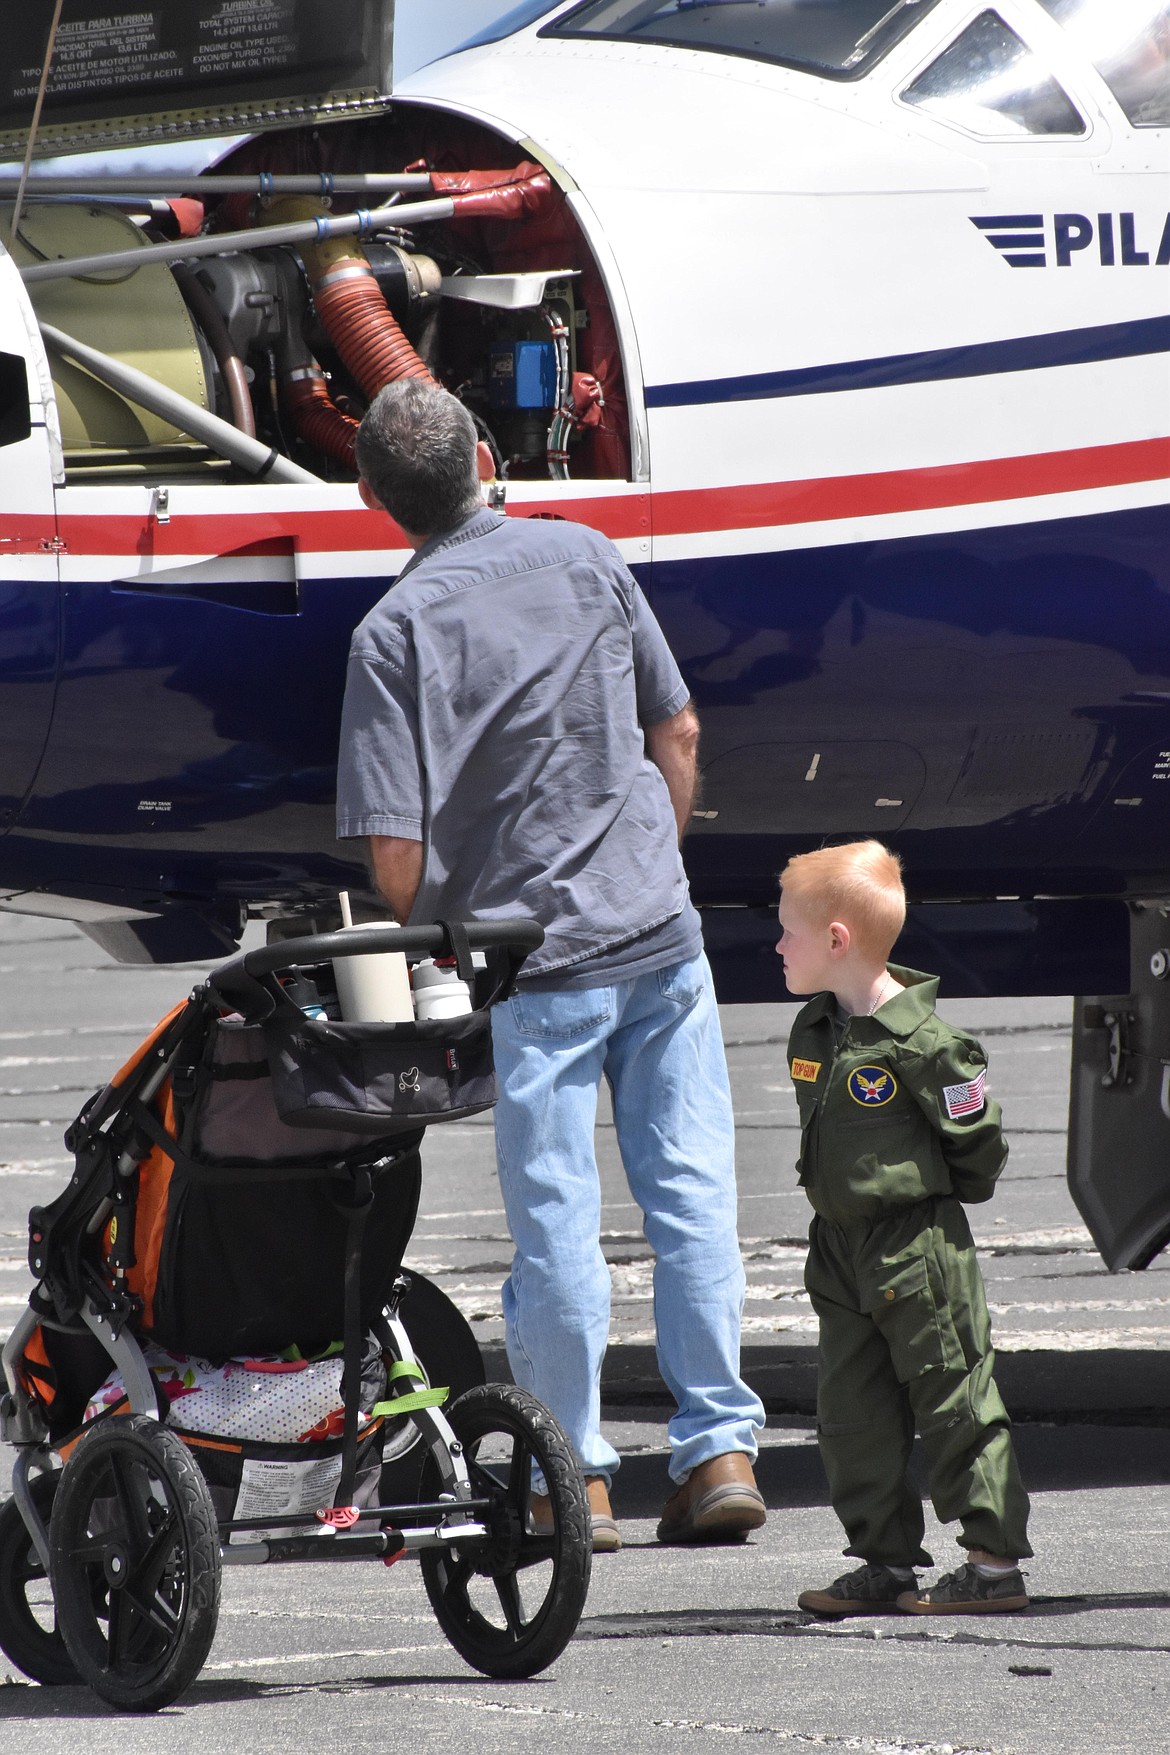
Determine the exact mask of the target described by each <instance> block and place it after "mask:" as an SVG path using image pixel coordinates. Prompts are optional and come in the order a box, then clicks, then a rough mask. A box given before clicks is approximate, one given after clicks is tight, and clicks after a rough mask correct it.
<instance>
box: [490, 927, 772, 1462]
mask: <svg viewBox="0 0 1170 1755" xmlns="http://www.w3.org/2000/svg"><path fill="white" fill-rule="evenodd" d="M492 1035H493V1041H494V1045H495V1057H496V1070H497V1073H498V1075H499V1082H500V1101H499V1104H498V1106H497V1109H496V1159H497V1163H498V1165H499V1173H500V1187H501V1190H502V1192H503V1197H504V1208H505V1211H506V1213H507V1215H508V1224H509V1226H510V1228H511V1232H512V1238H513V1241H514V1243H515V1246H516V1250H515V1255H514V1256H513V1259H512V1272H511V1276H510V1277H509V1279H507V1280H506V1281H505V1282H504V1288H503V1303H504V1322H505V1328H506V1334H507V1345H508V1359H509V1362H510V1364H511V1367H512V1372H513V1375H514V1377H515V1379H516V1382H517V1383H519V1384H521V1385H522V1386H523V1387H524V1388H526V1389H529V1390H531V1391H532V1393H533V1394H534V1395H537V1396H539V1398H540V1400H541V1401H542V1402H544V1403H545V1405H546V1406H547V1407H549V1408H551V1410H552V1412H553V1413H554V1414H555V1415H556V1417H557V1419H558V1420H559V1421H560V1422H561V1424H562V1426H563V1427H564V1428H565V1431H566V1432H567V1433H568V1436H569V1439H570V1441H571V1443H572V1445H573V1448H574V1450H575V1451H576V1453H577V1456H578V1459H579V1461H580V1463H581V1466H582V1467H583V1468H584V1470H585V1471H586V1473H588V1474H591V1475H601V1476H603V1477H605V1479H606V1480H608V1479H609V1477H610V1476H611V1474H612V1473H613V1472H614V1470H615V1469H616V1468H617V1467H618V1463H619V1457H618V1454H617V1452H616V1451H615V1450H614V1449H613V1446H612V1445H610V1444H608V1443H607V1442H606V1440H605V1439H604V1438H603V1437H602V1435H601V1421H600V1411H601V1362H602V1359H603V1357H604V1354H605V1348H606V1343H607V1341H608V1339H609V1299H610V1279H609V1270H608V1268H607V1267H606V1264H605V1258H604V1256H603V1255H602V1252H601V1242H600V1230H601V1188H600V1183H599V1181H598V1174H597V1160H596V1158H595V1156H594V1150H593V1129H594V1122H595V1119H596V1113H597V1092H598V1087H599V1085H600V1082H601V1078H602V1075H603V1074H604V1076H605V1078H606V1079H607V1080H608V1082H609V1085H610V1089H611V1091H612V1093H613V1109H614V1120H615V1123H616V1127H617V1138H618V1145H619V1147H620V1148H621V1154H622V1163H623V1164H624V1166H625V1171H626V1179H627V1181H628V1182H629V1185H630V1192H631V1193H632V1195H633V1197H634V1199H635V1200H636V1201H637V1203H638V1205H639V1206H640V1207H641V1209H642V1213H643V1215H644V1219H645V1233H646V1238H647V1241H648V1242H649V1244H650V1247H651V1248H652V1250H653V1251H654V1257H655V1264H654V1321H655V1327H656V1331H657V1337H658V1365H659V1370H660V1371H661V1373H662V1377H663V1380H664V1381H665V1383H666V1385H667V1387H668V1388H669V1390H670V1392H671V1394H672V1395H673V1396H674V1399H675V1401H676V1402H677V1403H678V1412H677V1413H676V1414H675V1415H674V1416H673V1418H672V1419H671V1421H670V1426H669V1434H670V1446H671V1458H670V1474H671V1476H672V1478H673V1479H674V1480H675V1481H683V1480H685V1479H686V1477H687V1475H689V1474H690V1472H691V1470H692V1469H694V1468H696V1467H697V1466H698V1464H700V1463H703V1462H707V1461H709V1460H710V1458H711V1457H713V1456H721V1455H722V1454H723V1453H724V1452H725V1451H730V1450H739V1451H743V1452H744V1453H745V1454H746V1455H747V1456H749V1457H753V1458H754V1456H755V1454H756V1433H757V1432H758V1430H759V1428H760V1427H761V1426H762V1425H763V1421H764V1410H763V1407H762V1405H761V1403H760V1400H759V1398H758V1396H756V1395H753V1393H752V1392H751V1390H750V1389H748V1387H747V1385H746V1384H745V1383H744V1382H743V1380H742V1378H741V1377H740V1375H739V1327H740V1317H741V1314H742V1311H743V1296H744V1271H743V1262H742V1259H741V1257H740V1253H739V1239H738V1236H737V1232H736V1196H735V1163H734V1128H733V1122H732V1114H731V1092H730V1089H729V1087H728V1082H727V1062H726V1059H725V1057H724V1052H723V1039H722V1036H721V1035H720V1030H719V1014H718V1012H717V1010H716V1005H715V990H714V985H713V983H712V980H711V971H710V969H709V968H708V966H707V959H706V957H703V956H699V957H696V958H694V959H693V960H692V961H688V962H685V963H677V964H675V965H674V966H673V967H671V968H667V969H659V970H656V971H654V972H652V973H651V974H649V975H641V976H639V977H637V978H636V979H633V980H630V981H615V982H614V983H613V984H612V985H611V986H608V987H592V988H585V989H578V990H576V991H573V990H566V991H564V992H562V993H556V992H545V993H525V992H524V989H523V986H521V989H520V991H519V992H518V993H517V994H516V995H515V996H514V997H513V998H512V999H510V1000H508V1001H506V1002H505V1003H503V1004H501V1005H497V1006H496V1007H494V1009H493V1011H492Z"/></svg>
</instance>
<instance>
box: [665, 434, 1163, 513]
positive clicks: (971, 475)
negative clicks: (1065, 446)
mask: <svg viewBox="0 0 1170 1755" xmlns="http://www.w3.org/2000/svg"><path fill="white" fill-rule="evenodd" d="M1164 476H1170V439H1137V440H1134V441H1133V442H1131V443H1129V444H1124V445H1093V446H1089V447H1088V448H1086V449H1084V450H1080V451H1045V452H1042V453H1040V454H1039V455H1037V456H1030V457H993V458H990V459H988V460H986V461H984V462H977V463H950V464H942V465H940V466H938V467H933V468H930V469H890V470H883V471H882V472H881V473H879V474H874V475H835V476H826V477H823V478H821V479H819V480H812V481H784V482H765V483H762V484H760V485H751V486H747V487H734V488H695V489H692V490H691V491H690V492H689V493H666V494H655V495H654V534H655V536H686V535H689V534H690V533H691V532H696V533H697V532H699V531H704V530H751V529H758V528H760V527H762V526H766V525H771V524H819V523H824V522H826V521H828V520H833V519H838V518H864V517H872V516H874V514H877V513H889V512H922V511H926V510H928V509H931V508H934V507H940V506H971V505H979V504H983V503H984V502H994V501H996V500H1027V499H1033V498H1035V497H1037V496H1039V495H1041V494H1067V493H1075V492H1077V491H1079V490H1083V489H1085V488H1102V487H1121V486H1123V485H1125V484H1127V483H1130V482H1138V481H1158V480H1161V479H1162V477H1164Z"/></svg>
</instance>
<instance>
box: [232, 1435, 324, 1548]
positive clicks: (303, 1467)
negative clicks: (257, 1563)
mask: <svg viewBox="0 0 1170 1755" xmlns="http://www.w3.org/2000/svg"><path fill="white" fill-rule="evenodd" d="M340 1479H341V1458H340V1456H326V1457H320V1458H319V1459H317V1460H316V1461H314V1462H269V1461H260V1460H257V1459H256V1458H254V1457H245V1459H244V1462H243V1472H242V1474H241V1476H240V1490H239V1493H238V1495H237V1497H236V1509H235V1512H234V1514H233V1515H234V1516H235V1517H239V1518H243V1517H271V1518H273V1519H278V1518H279V1517H280V1515H281V1514H282V1513H285V1514H287V1513H289V1512H297V1511H318V1510H320V1508H321V1507H322V1506H326V1505H332V1504H333V1495H334V1494H335V1492H336V1491H337V1483H338V1482H339V1481H340ZM292 1533H293V1532H292V1531H291V1530H289V1529H288V1528H287V1526H286V1527H285V1529H284V1530H281V1528H280V1526H279V1524H278V1523H274V1525H273V1527H272V1528H271V1529H263V1530H234V1531H233V1532H232V1538H231V1539H232V1541H233V1542H262V1541H263V1540H264V1539H265V1537H267V1536H276V1535H281V1534H285V1535H291V1534H292Z"/></svg>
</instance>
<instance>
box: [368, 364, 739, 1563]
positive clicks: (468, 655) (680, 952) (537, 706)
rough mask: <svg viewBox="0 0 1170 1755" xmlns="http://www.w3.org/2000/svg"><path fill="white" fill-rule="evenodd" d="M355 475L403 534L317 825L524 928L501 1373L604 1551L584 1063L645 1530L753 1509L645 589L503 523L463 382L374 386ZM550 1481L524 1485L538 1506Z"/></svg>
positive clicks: (504, 1032)
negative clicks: (657, 1378)
mask: <svg viewBox="0 0 1170 1755" xmlns="http://www.w3.org/2000/svg"><path fill="white" fill-rule="evenodd" d="M357 460H358V468H359V471H360V475H361V480H360V484H359V485H360V490H361V495H362V498H363V500H364V501H365V503H366V505H367V506H370V507H383V508H384V509H385V510H386V511H388V512H389V513H390V515H391V517H393V518H394V519H395V520H396V521H397V522H398V524H399V525H400V526H401V527H402V530H403V532H404V534H405V536H406V540H407V542H408V543H409V544H410V546H411V547H412V548H413V549H414V550H415V554H414V557H413V559H412V560H411V561H410V563H409V564H408V565H407V567H406V568H404V570H403V572H402V574H401V575H400V576H399V579H398V582H397V583H396V585H395V586H394V589H393V590H392V591H391V592H390V593H389V594H388V595H387V596H386V597H384V598H383V599H382V601H381V603H379V604H378V605H377V606H376V608H375V609H373V610H372V611H371V613H370V614H369V615H368V616H367V617H366V619H365V621H364V622H362V624H361V626H360V627H359V628H358V630H357V632H356V633H355V635H354V638H353V644H352V647H351V651H350V661H349V675H348V682H347V686H346V696H345V711H344V716H343V723H342V734H341V761H340V770H339V777H338V804H337V812H338V816H337V829H338V834H339V835H341V836H358V835H362V836H368V837H369V839H370V853H371V860H372V865H373V870H374V876H375V881H376V882H377V885H378V888H379V889H380V891H381V893H382V894H383V896H384V897H385V898H386V900H387V902H388V903H389V905H390V907H391V909H392V910H393V912H394V914H395V916H396V917H397V918H398V919H399V920H402V921H406V920H408V919H413V920H416V921H430V920H435V919H452V918H455V919H457V918H460V917H474V918H476V919H481V920H482V919H492V918H501V917H504V916H508V915H516V914H529V915H532V916H533V917H535V918H536V919H537V920H539V921H540V923H541V925H542V926H543V927H544V930H545V940H544V944H543V946H542V948H541V949H540V951H538V952H537V953H535V955H534V956H532V957H530V958H529V960H528V962H527V963H526V964H525V966H524V969H523V971H522V974H521V980H520V983H519V987H518V991H517V993H516V995H515V997H513V998H512V999H510V1000H508V1001H506V1002H504V1003H502V1004H500V1005H498V1006H496V1007H495V1008H494V1011H493V1014H492V1023H493V1039H494V1046H495V1056H496V1067H497V1072H498V1076H499V1082H500V1101H499V1105H498V1107H497V1109H496V1117H495V1121H496V1153H497V1161H498V1165H499V1174H500V1186H501V1189H502V1191H503V1197H504V1206H505V1210H506V1212H507V1216H508V1223H509V1226H510V1227H511V1232H512V1237H513V1240H514V1243H515V1256H514V1259H513V1264H512V1272H511V1276H510V1278H509V1280H508V1281H507V1282H506V1284H505V1286H504V1290H503V1301H504V1318H505V1326H506V1332H507V1344H508V1357H509V1360H510V1362H511V1366H512V1371H513V1374H514V1376H515V1378H516V1381H517V1383H519V1384H521V1385H523V1386H524V1387H525V1388H527V1389H530V1390H531V1391H532V1392H533V1393H534V1394H535V1395H537V1396H539V1398H540V1399H541V1401H543V1402H544V1403H545V1404H546V1406H548V1407H549V1408H551V1410H552V1411H553V1413H554V1414H555V1415H556V1416H557V1418H558V1419H559V1420H560V1422H561V1424H562V1425H563V1426H564V1428H565V1430H566V1432H567V1433H568V1435H569V1438H570V1441H571V1442H572V1444H573V1446H574V1448H575V1450H576V1453H577V1456H578V1458H579V1460H580V1462H581V1465H582V1468H583V1469H584V1471H585V1476H586V1481H587V1485H588V1490H589V1502H590V1507H591V1511H592V1514H593V1532H594V1547H595V1549H597V1550H598V1551H612V1550H613V1549H615V1548H617V1547H618V1546H620V1538H619V1534H618V1530H617V1526H616V1524H615V1523H614V1520H613V1515H612V1512H611V1509H610V1503H609V1496H608V1489H609V1483H610V1480H611V1478H612V1476H613V1474H614V1472H615V1470H616V1469H617V1467H618V1463H619V1458H618V1455H617V1452H616V1451H615V1450H614V1449H613V1448H612V1446H611V1445H610V1444H608V1443H607V1441H606V1440H605V1439H604V1438H603V1437H602V1434H601V1426H600V1387H601V1364H602V1358H603V1355H604V1352H605V1347H606V1342H607V1339H608V1333H609V1295H610V1281H609V1272H608V1269H607V1267H606V1264H605V1260H604V1257H603V1255H602V1252H601V1245H600V1240H599V1232H600V1223H601V1197H600V1187H599V1182H598V1174H597V1165H596V1161H595V1158H594V1152H593V1129H594V1120H595V1113H596V1107H597V1092H598V1088H599V1085H600V1081H601V1078H602V1076H603V1075H604V1076H605V1078H606V1079H607V1080H608V1082H609V1085H610V1088H611V1091H612V1093H613V1107H614V1119H615V1124H616V1128H617V1138H618V1143H619V1146H620V1148H621V1153H622V1161H623V1164H624V1166H625V1170H626V1176H627V1179H628V1181H629V1184H630V1189H631V1192H632V1193H633V1196H634V1198H635V1200H636V1201H637V1202H638V1204H639V1206H640V1207H641V1208H642V1211H643V1213H644V1215H645V1229H646V1236H647V1239H648V1240H649V1242H650V1245H651V1247H652V1248H653V1250H654V1254H655V1258H656V1259H655V1269H654V1299H655V1318H656V1324H657V1333H658V1359H659V1365H660V1368H661V1370H662V1374H663V1377H664V1379H665V1381H666V1383H667V1385H668V1387H669V1388H670V1391H671V1393H672V1394H673V1396H674V1397H675V1400H676V1401H677V1403H678V1411H677V1413H676V1414H675V1415H674V1417H673V1419H672V1420H671V1421H670V1428H669V1431H670V1443H671V1461H670V1474H671V1477H672V1479H673V1480H674V1481H675V1482H676V1483H678V1486H677V1491H676V1492H675V1493H674V1494H673V1495H672V1496H671V1498H670V1499H669V1500H668V1501H667V1504H666V1507H665V1509H664V1511H663V1515H662V1520H661V1522H660V1523H659V1526H658V1536H659V1539H660V1540H662V1541H668V1542H676V1541H702V1540H728V1539H739V1538H741V1537H742V1536H743V1535H745V1534H746V1532H747V1531H748V1530H750V1529H755V1528H758V1527H759V1525H761V1524H762V1523H763V1522H764V1519H765V1513H764V1503H763V1499H762V1497H761V1495H760V1493H759V1492H758V1490H757V1488H756V1485H755V1480H754V1477H753V1473H752V1461H753V1459H754V1457H755V1454H756V1434H757V1432H758V1429H759V1427H760V1426H761V1424H762V1422H763V1408H762V1407H761V1405H760V1402H759V1399H758V1397H756V1396H755V1395H753V1394H752V1392H751V1391H750V1390H749V1389H748V1388H747V1386H746V1385H745V1384H744V1383H743V1381H742V1380H741V1378H740V1375H739V1327H740V1313H741V1309H742V1304H743V1292H744V1273H743V1265H742V1261H741V1258H740V1254H739V1244H738V1239H737V1235H736V1201H735V1173H734V1163H733V1131H732V1117H731V1100H730V1094H729V1090H728V1083H727V1069H726V1063H725V1059H724V1054H723V1043H722V1039H721V1037H720V1034H719V1021H718V1014H717V1011H716V1007H715V997H714V990H713V987H712V983H711V975H710V970H709V969H708V967H707V963H706V959H705V957H704V956H703V954H702V936H701V930H700V925H699V919H698V915H697V914H696V912H695V910H694V908H693V907H692V905H691V902H690V898H689V895H688V892H687V881H686V876H685V873H684V871H683V866H682V860H681V857H680V854H679V850H678V842H679V839H680V837H681V835H682V832H683V830H684V829H685V828H686V826H687V823H688V821H689V819H690V812H691V806H692V803H693V800H694V795H695V782H696V772H697V768H696V763H697V751H698V720H697V717H696V715H695V712H694V709H693V708H692V707H691V705H690V703H689V700H688V695H687V689H686V685H685V683H684V682H683V680H682V677H681V675H680V673H679V670H678V667H677V665H676V664H675V662H674V659H673V658H672V656H671V654H670V651H669V648H668V647H667V645H666V642H665V640H664V638H663V636H662V632H661V630H660V629H659V627H658V624H657V622H656V621H655V620H654V617H653V615H652V613H651V611H650V609H649V606H648V605H647V603H646V600H645V598H644V597H643V595H642V593H641V591H640V590H639V589H638V586H637V585H636V584H635V582H634V580H633V578H632V577H631V575H630V574H629V573H628V572H627V570H626V568H625V566H624V565H623V563H622V561H621V559H620V557H619V555H618V554H617V551H616V550H615V549H614V548H613V546H612V544H610V543H609V542H608V541H606V539H605V538H604V537H601V536H599V535H597V534H596V533H595V532H594V531H591V530H587V529H585V528H584V527H583V526H581V525H577V524H571V523H568V522H565V521H564V520H560V519H558V520H527V519H525V520H521V519H507V518H503V517H500V516H499V515H498V514H497V513H495V512H493V511H489V510H488V509H487V508H486V507H485V506H484V504H483V501H482V496H481V492H480V482H481V481H485V480H488V479H490V478H491V475H492V473H493V469H492V460H491V453H490V452H489V450H488V448H487V447H486V445H483V444H481V443H477V440H476V433H475V427H474V424H473V422H472V420H471V417H470V415H469V414H468V412H467V410H466V409H465V408H464V407H463V405H462V404H461V403H460V402H458V401H457V400H456V399H455V398H454V397H453V396H450V395H449V394H448V393H447V392H446V391H444V390H441V389H439V388H438V387H437V386H435V385H433V384H429V383H425V382H422V381H420V380H414V379H410V380H405V381H403V382H399V383H396V384H393V385H390V386H389V387H388V388H387V389H385V390H383V391H382V392H381V394H380V395H379V396H378V398H377V399H376V401H375V402H374V404H373V405H372V407H371V408H370V410H369V412H368V413H367V415H366V417H365V419H364V420H363V422H362V425H361V429H360V432H359V434H358V444H357ZM548 1516H549V1508H548V1502H547V1500H545V1499H543V1498H542V1496H540V1495H539V1494H534V1496H533V1517H534V1520H535V1521H536V1523H537V1524H538V1525H539V1524H540V1523H541V1522H542V1521H544V1520H545V1519H546V1518H547V1517H548Z"/></svg>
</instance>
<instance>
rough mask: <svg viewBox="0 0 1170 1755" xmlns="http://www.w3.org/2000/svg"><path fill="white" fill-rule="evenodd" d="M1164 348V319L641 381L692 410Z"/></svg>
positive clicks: (1167, 320) (653, 393)
mask: <svg viewBox="0 0 1170 1755" xmlns="http://www.w3.org/2000/svg"><path fill="white" fill-rule="evenodd" d="M1167 351H1170V317H1145V318H1142V319H1140V320H1139V321H1137V322H1134V323H1103V324H1099V325H1098V326H1096V327H1095V328H1092V329H1061V330H1057V331H1056V332H1055V333H1054V334H1051V335H1021V336H1015V337H1012V338H1011V339H1009V340H1007V341H982V342H977V343H975V344H973V345H972V346H970V347H936V348H931V349H929V350H927V351H925V352H922V353H892V354H886V355H884V356H882V357H880V358H878V359H871V360H842V361H838V362H837V364H835V365H827V366H800V367H798V368H797V369H796V370H794V371H789V372H754V373H752V374H750V375H749V376H746V377H742V378H701V379H698V380H696V381H695V382H694V383H689V384H648V385H647V387H646V406H647V408H692V407H699V406H702V405H703V404H707V403H712V402H756V401H761V400H764V399H768V398H772V397H780V396H823V395H827V394H829V393H830V392H832V391H835V390H880V389H885V388H887V387H888V386H891V385H897V384H932V383H938V382H939V381H941V380H943V379H946V378H981V377H989V376H992V375H994V374H995V373H998V372H1033V371H1037V370H1042V369H1043V368H1045V367H1047V366H1083V365H1089V364H1091V363H1093V362H1095V361H1098V360H1121V359H1133V358H1137V357H1139V356H1141V355H1144V354H1151V353H1165V352H1167Z"/></svg>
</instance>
